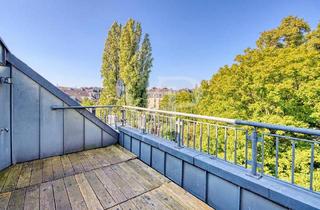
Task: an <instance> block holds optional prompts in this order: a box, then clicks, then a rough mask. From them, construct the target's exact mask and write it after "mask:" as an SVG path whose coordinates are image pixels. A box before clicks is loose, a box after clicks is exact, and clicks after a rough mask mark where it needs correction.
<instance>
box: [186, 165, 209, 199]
mask: <svg viewBox="0 0 320 210" xmlns="http://www.w3.org/2000/svg"><path fill="white" fill-rule="evenodd" d="M183 168H184V170H183V172H184V174H183V178H184V180H183V188H184V189H186V190H187V191H189V192H190V193H192V194H193V195H195V196H196V197H198V198H199V199H201V200H203V201H204V200H205V198H206V172H205V171H204V170H202V169H200V168H198V167H195V166H193V165H190V164H189V163H184V167H183Z"/></svg>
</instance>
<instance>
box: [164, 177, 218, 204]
mask: <svg viewBox="0 0 320 210" xmlns="http://www.w3.org/2000/svg"><path fill="white" fill-rule="evenodd" d="M163 187H164V188H163V190H164V191H165V192H167V193H169V194H171V195H172V196H173V197H174V198H175V199H176V200H178V201H179V202H180V203H186V204H187V205H188V206H190V207H191V208H193V209H194V208H197V209H212V208H210V207H209V206H208V205H207V204H205V203H204V202H202V201H201V200H199V199H198V198H196V197H195V196H193V195H191V194H190V193H188V192H187V191H185V190H184V189H182V188H181V187H179V186H178V185H176V184H174V183H173V182H170V183H166V184H164V185H163Z"/></svg>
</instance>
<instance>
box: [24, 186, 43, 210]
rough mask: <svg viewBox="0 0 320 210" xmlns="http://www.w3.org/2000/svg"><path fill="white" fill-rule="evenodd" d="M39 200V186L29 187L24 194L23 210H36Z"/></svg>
mask: <svg viewBox="0 0 320 210" xmlns="http://www.w3.org/2000/svg"><path fill="white" fill-rule="evenodd" d="M39 199H40V188H39V185H35V186H32V187H29V188H28V189H27V192H26V197H25V202H24V210H38V209H39V208H40V206H39V204H40V203H39V202H40V201H39Z"/></svg>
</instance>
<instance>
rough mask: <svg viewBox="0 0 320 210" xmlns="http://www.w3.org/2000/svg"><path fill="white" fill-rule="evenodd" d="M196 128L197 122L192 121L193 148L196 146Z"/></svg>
mask: <svg viewBox="0 0 320 210" xmlns="http://www.w3.org/2000/svg"><path fill="white" fill-rule="evenodd" d="M196 129H197V124H196V122H193V149H195V148H196V132H197V131H196Z"/></svg>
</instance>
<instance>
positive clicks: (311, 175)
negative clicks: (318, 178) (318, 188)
mask: <svg viewBox="0 0 320 210" xmlns="http://www.w3.org/2000/svg"><path fill="white" fill-rule="evenodd" d="M313 170H314V144H311V161H310V187H309V188H310V190H313Z"/></svg>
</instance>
